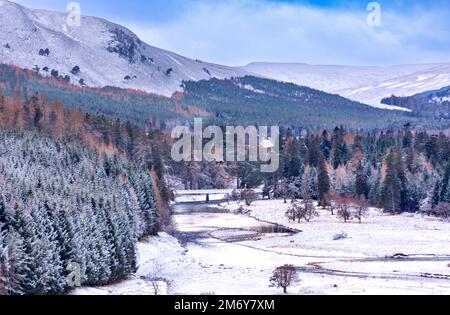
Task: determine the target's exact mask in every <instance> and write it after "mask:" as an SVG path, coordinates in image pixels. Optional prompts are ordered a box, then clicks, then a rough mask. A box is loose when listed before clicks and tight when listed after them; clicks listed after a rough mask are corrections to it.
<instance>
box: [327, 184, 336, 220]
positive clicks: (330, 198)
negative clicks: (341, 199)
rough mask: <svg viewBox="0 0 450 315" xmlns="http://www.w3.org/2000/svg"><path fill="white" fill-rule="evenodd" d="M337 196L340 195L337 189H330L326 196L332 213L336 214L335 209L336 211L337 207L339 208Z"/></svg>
mask: <svg viewBox="0 0 450 315" xmlns="http://www.w3.org/2000/svg"><path fill="white" fill-rule="evenodd" d="M337 197H338V194H337V192H336V191H335V190H330V191H329V192H328V193H327V194H326V195H325V198H326V199H327V201H328V209H329V210H330V212H331V215H334V211H335V210H336V208H337V202H336V200H337Z"/></svg>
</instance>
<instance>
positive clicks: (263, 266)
mask: <svg viewBox="0 0 450 315" xmlns="http://www.w3.org/2000/svg"><path fill="white" fill-rule="evenodd" d="M172 212H173V219H174V222H175V223H176V226H177V230H178V233H177V234H176V237H177V238H178V239H179V241H180V242H181V243H182V244H183V245H184V246H185V248H186V249H187V253H188V254H187V255H189V256H190V257H192V258H194V259H195V260H199V261H202V264H204V265H205V266H208V267H209V268H216V267H217V268H222V269H221V270H220V271H218V272H214V274H216V273H218V274H219V275H218V276H219V277H222V278H224V276H227V277H228V276H229V275H231V274H233V272H237V273H238V274H239V272H240V273H242V272H245V273H246V277H245V278H242V280H241V279H240V278H241V277H240V276H234V277H233V278H234V281H235V282H236V283H235V285H236V286H239V285H240V284H239V281H243V282H244V281H248V278H252V279H257V278H258V277H261V276H260V274H261V273H265V277H267V275H270V272H271V270H273V268H274V267H277V266H280V265H283V264H286V263H289V264H293V265H295V266H297V267H298V270H299V271H300V272H301V273H302V274H304V275H309V276H310V277H314V278H320V279H323V278H324V277H331V279H339V278H341V279H342V281H344V282H345V281H346V280H345V279H354V281H367V280H368V279H375V280H378V281H382V283H383V282H384V283H386V282H389V281H392V280H396V281H407V282H413V281H414V282H417V283H421V282H423V281H428V282H430V284H432V283H435V282H438V283H440V284H442V285H445V286H447V285H448V284H449V283H450V282H449V281H450V275H449V274H450V272H449V274H434V273H426V272H419V271H420V268H419V270H418V272H416V271H415V270H414V271H408V270H407V269H406V270H403V271H398V270H395V268H398V266H399V264H400V265H407V264H411V263H414V264H421V263H424V262H428V263H429V262H431V263H442V264H444V263H445V264H447V263H450V256H434V255H430V256H429V257H423V255H422V256H417V257H416V256H414V255H411V256H407V255H406V256H405V257H370V258H356V257H332V256H327V253H326V252H323V255H321V254H322V253H317V252H316V253H313V254H311V255H307V256H306V255H304V254H303V255H300V254H298V255H297V254H296V253H295V251H294V252H289V253H287V252H286V251H284V250H283V249H284V248H286V247H289V243H292V242H293V237H294V236H295V233H296V231H292V230H287V229H285V228H284V227H282V226H279V225H276V224H272V223H265V222H260V221H258V220H256V219H254V218H251V217H249V216H246V215H242V214H232V213H229V212H227V211H224V210H221V209H219V208H217V207H215V206H214V205H208V204H204V203H178V204H175V205H174V206H173V208H172ZM268 239H269V240H270V239H272V240H273V241H274V244H275V245H273V246H267V243H264V241H267V240H268ZM343 263H344V265H343ZM346 264H349V265H350V266H352V267H351V268H349V269H347V268H346ZM336 266H338V267H336ZM370 266H372V267H370ZM380 266H381V267H380ZM352 268H353V269H352ZM220 273H222V276H220ZM219 279H220V278H219ZM265 279H267V278H265ZM364 279H365V280H364ZM201 281H206V282H207V281H214V279H213V278H209V277H207V278H206V279H204V280H201ZM242 285H245V284H244V283H243V284H242ZM225 293H227V291H225Z"/></svg>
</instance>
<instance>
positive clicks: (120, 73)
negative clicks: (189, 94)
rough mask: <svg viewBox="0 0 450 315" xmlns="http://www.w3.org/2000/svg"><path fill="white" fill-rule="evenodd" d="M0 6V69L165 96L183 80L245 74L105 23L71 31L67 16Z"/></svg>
mask: <svg viewBox="0 0 450 315" xmlns="http://www.w3.org/2000/svg"><path fill="white" fill-rule="evenodd" d="M0 4H1V5H0V29H1V32H0V63H8V64H14V65H17V66H19V67H21V68H27V69H31V68H35V66H37V68H39V71H40V73H41V74H44V75H51V73H52V70H56V71H58V73H56V72H55V71H54V72H53V74H54V75H58V76H61V75H62V76H66V75H68V76H70V79H71V82H74V83H77V84H78V83H79V82H80V80H81V79H82V80H83V81H84V83H85V84H86V85H89V86H94V87H103V86H108V85H110V86H117V87H121V88H133V89H140V90H144V91H147V92H151V93H156V94H160V95H165V96H170V95H172V93H173V92H175V91H176V90H180V84H181V82H182V81H183V80H201V79H209V78H212V77H217V78H228V77H231V76H239V75H243V74H245V71H243V70H241V69H237V68H231V67H225V66H220V65H215V64H210V63H205V62H202V61H198V60H191V59H188V58H185V57H182V56H179V55H177V54H175V53H172V52H168V51H165V50H162V49H158V48H155V47H152V46H150V45H147V44H146V43H144V42H142V41H141V40H140V39H139V38H138V37H137V36H136V35H135V34H133V33H132V32H131V31H130V30H128V29H127V28H125V27H123V26H120V25H117V24H114V23H111V22H109V21H106V20H104V19H100V18H95V17H87V16H83V17H82V19H81V25H80V26H79V27H70V26H68V25H67V16H68V14H67V13H60V12H52V11H45V10H33V9H28V8H25V7H23V6H21V5H18V4H16V3H14V2H10V1H3V0H2V1H0ZM69 24H70V23H69ZM77 66H78V68H79V69H78V68H75V67H77ZM74 68H75V69H74ZM72 70H74V71H73V73H72ZM83 81H82V82H83Z"/></svg>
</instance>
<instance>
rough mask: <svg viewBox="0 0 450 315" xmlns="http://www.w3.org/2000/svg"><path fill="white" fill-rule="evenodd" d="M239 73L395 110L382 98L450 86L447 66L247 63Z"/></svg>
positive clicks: (449, 70)
mask: <svg viewBox="0 0 450 315" xmlns="http://www.w3.org/2000/svg"><path fill="white" fill-rule="evenodd" d="M241 69H243V70H245V71H249V72H252V73H255V74H258V75H262V76H266V77H270V78H273V79H277V80H280V81H286V82H292V83H296V84H299V85H306V86H309V87H312V88H316V89H320V90H323V91H326V92H329V93H336V94H339V95H341V96H344V97H347V98H349V99H352V100H355V101H359V102H361V103H365V104H368V105H371V106H375V107H380V108H390V109H395V108H396V107H395V106H388V105H383V104H381V99H382V98H384V97H388V96H390V95H392V94H395V95H398V96H409V95H413V94H416V93H420V92H423V91H427V90H432V89H439V88H442V87H445V86H448V85H450V63H444V64H418V65H399V66H390V67H355V66H315V65H308V64H296V63H285V64H281V63H251V64H249V65H247V66H245V67H242V68H241Z"/></svg>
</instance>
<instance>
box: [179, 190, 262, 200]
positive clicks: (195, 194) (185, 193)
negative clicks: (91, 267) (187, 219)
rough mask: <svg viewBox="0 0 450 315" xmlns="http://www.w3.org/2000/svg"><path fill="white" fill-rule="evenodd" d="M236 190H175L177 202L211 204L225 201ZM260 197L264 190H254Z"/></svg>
mask: <svg viewBox="0 0 450 315" xmlns="http://www.w3.org/2000/svg"><path fill="white" fill-rule="evenodd" d="M233 190H234V189H204V190H175V191H174V195H175V201H176V202H210V201H224V200H226V199H227V196H230V195H231V193H232V192H233ZM254 191H255V192H256V193H257V194H258V195H262V189H254Z"/></svg>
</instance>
